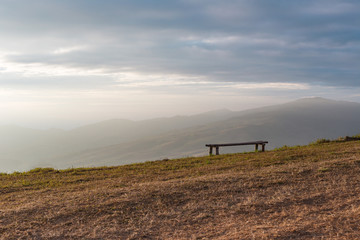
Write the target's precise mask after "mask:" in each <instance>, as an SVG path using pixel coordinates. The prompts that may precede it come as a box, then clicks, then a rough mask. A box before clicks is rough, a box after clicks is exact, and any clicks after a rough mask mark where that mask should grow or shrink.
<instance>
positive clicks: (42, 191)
mask: <svg viewBox="0 0 360 240" xmlns="http://www.w3.org/2000/svg"><path fill="white" fill-rule="evenodd" d="M0 193H1V195H0V239H360V221H359V220H360V141H351V142H340V143H335V142H334V143H325V144H317V145H309V146H304V147H293V148H283V149H279V150H276V151H269V152H265V153H246V154H233V155H220V156H212V157H202V158H188V159H179V160H163V161H156V162H148V163H144V164H134V165H127V166H121V167H112V168H93V169H91V168H87V169H69V170H62V171H56V170H53V169H35V170H33V171H31V172H27V173H15V174H11V175H10V174H2V175H0Z"/></svg>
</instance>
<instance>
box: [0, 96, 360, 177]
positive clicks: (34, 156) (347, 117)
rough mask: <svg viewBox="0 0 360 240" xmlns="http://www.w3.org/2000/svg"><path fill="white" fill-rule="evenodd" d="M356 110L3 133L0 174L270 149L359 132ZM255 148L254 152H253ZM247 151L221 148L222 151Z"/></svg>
mask: <svg viewBox="0 0 360 240" xmlns="http://www.w3.org/2000/svg"><path fill="white" fill-rule="evenodd" d="M359 119H360V104H359V103H352V102H343V101H333V100H328V99H323V98H307V99H300V100H297V101H294V102H290V103H287V104H282V105H276V106H271V107H264V108H258V109H252V110H247V111H240V112H233V111H229V110H226V109H222V110H218V111H212V112H207V113H202V114H198V115H193V116H176V117H171V118H158V119H151V120H143V121H130V120H124V119H113V120H108V121H103V122H99V123H96V124H92V125H87V126H83V127H80V128H76V129H73V130H67V131H65V130H58V129H52V130H34V129H28V128H21V127H16V126H2V127H0V163H1V166H0V171H14V170H17V171H23V170H28V169H30V168H34V167H38V166H41V167H48V166H49V167H55V168H69V167H81V166H103V165H121V164H126V163H133V162H142V161H148V160H156V159H163V158H175V157H184V156H193V155H206V154H207V153H208V149H207V148H206V147H205V144H206V143H228V142H241V141H253V140H267V141H269V145H268V146H267V148H268V149H271V148H274V147H280V146H283V145H298V144H307V143H309V142H311V141H314V140H316V139H318V138H337V137H339V136H345V135H355V134H358V133H360V121H359ZM251 149H252V148H251ZM244 150H249V148H246V147H229V148H221V149H220V151H221V153H225V152H231V151H232V152H238V151H244Z"/></svg>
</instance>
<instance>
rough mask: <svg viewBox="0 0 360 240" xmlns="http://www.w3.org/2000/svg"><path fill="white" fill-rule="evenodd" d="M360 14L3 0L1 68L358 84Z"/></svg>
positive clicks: (279, 7)
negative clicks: (20, 2)
mask: <svg viewBox="0 0 360 240" xmlns="http://www.w3.org/2000/svg"><path fill="white" fill-rule="evenodd" d="M359 12H360V3H359V2H358V1H352V0H346V1H340V0H326V1H325V0H319V1H310V0H305V1H282V0H281V1H272V0H270V1H268V0H255V1H242V0H231V1H230V0H229V1H215V0H210V1H209V0H207V1H203V0H197V1H189V0H182V1H164V0H162V1H158V0H157V1H154V0H142V1H130V0H128V1H121V2H119V1H101V2H99V1H87V0H80V1H69V0H62V1H51V2H49V1H45V0H37V1H34V2H31V3H28V2H25V1H23V2H22V4H19V2H18V1H4V3H3V4H2V7H1V9H0V34H1V36H2V38H1V39H0V53H1V52H2V54H0V55H1V56H2V58H1V60H0V61H1V68H2V69H7V71H8V72H9V71H13V72H16V73H19V74H20V73H23V74H29V73H38V74H40V75H41V74H43V76H59V75H66V76H69V77H70V76H78V75H82V76H84V77H86V76H88V77H91V76H92V77H98V79H99V80H98V81H94V82H96V84H95V83H94V82H92V81H89V82H88V83H86V84H85V83H84V82H83V81H81V80H78V79H77V78H76V77H74V78H73V83H74V84H76V82H77V83H78V84H79V85H81V84H84V86H88V85H90V84H94V87H98V82H101V81H104V84H106V85H111V84H117V83H118V82H119V80H118V78H117V76H119V75H123V76H125V75H129V74H132V73H136V74H137V75H138V76H141V78H144V77H146V76H150V75H151V76H153V75H157V76H160V75H161V78H162V79H166V78H167V77H168V76H170V75H178V76H182V78H183V79H186V78H189V77H191V78H192V79H195V80H192V81H200V82H201V81H204V79H205V81H210V82H217V83H226V82H233V83H240V85H241V83H244V84H247V83H252V84H260V83H261V84H266V83H270V84H272V83H283V84H284V85H283V86H297V85H296V84H299V86H302V85H306V86H308V85H318V84H320V85H323V86H348V87H351V86H356V87H359V86H360V81H359V77H360V70H359V68H358V66H359V64H360V55H359V54H358V53H359V50H360V27H359V26H360V15H359ZM2 71H3V70H2ZM103 79H105V80H103ZM110 79H113V80H110ZM140 80H141V79H140ZM49 81H51V80H49ZM111 81H113V82H112V83H111ZM123 81H124V82H128V81H130V79H125V78H124V79H123ZM132 81H134V82H136V81H135V80H134V79H133V80H132ZM149 81H151V78H149ZM162 81H168V82H171V81H175V80H174V79H172V78H171V77H168V79H167V80H162ZM176 81H181V80H176ZM184 81H185V80H184ZM65 82H66V81H65ZM185 82H186V81H185ZM174 83H175V82H174ZM34 84H38V82H36V81H35V82H34ZM59 84H60V83H59ZM64 84H66V83H64ZM134 84H137V83H134ZM287 84H288V85H287ZM292 84H293V85H292ZM154 85H155V83H154ZM225 85H226V84H225Z"/></svg>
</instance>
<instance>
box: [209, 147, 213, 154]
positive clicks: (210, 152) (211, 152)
mask: <svg viewBox="0 0 360 240" xmlns="http://www.w3.org/2000/svg"><path fill="white" fill-rule="evenodd" d="M209 148H210V151H209V155H210V156H211V155H212V154H213V151H212V149H213V147H209Z"/></svg>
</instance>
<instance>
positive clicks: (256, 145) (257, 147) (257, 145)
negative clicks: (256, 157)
mask: <svg viewBox="0 0 360 240" xmlns="http://www.w3.org/2000/svg"><path fill="white" fill-rule="evenodd" d="M258 150H259V144H255V152H257V151H258Z"/></svg>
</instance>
